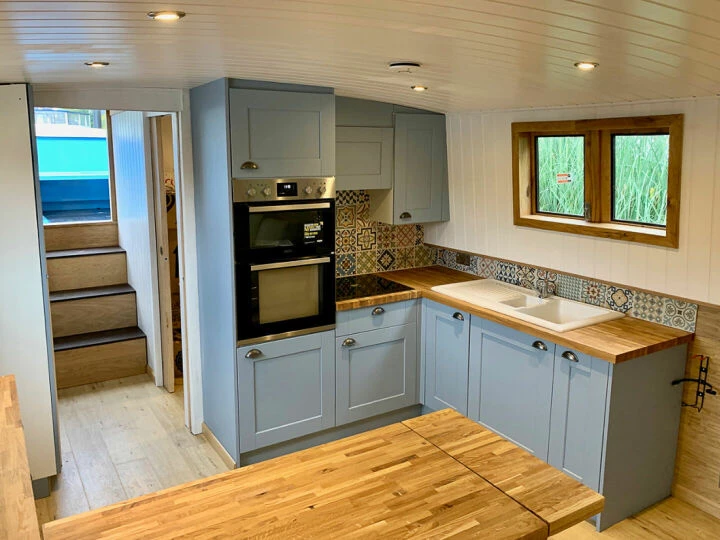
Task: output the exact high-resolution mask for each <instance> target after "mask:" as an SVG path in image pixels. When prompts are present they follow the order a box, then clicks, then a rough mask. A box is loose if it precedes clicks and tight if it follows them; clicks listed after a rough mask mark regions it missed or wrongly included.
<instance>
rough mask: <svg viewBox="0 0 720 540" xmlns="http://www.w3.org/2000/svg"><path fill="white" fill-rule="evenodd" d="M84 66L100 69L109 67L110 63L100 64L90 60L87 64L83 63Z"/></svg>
mask: <svg viewBox="0 0 720 540" xmlns="http://www.w3.org/2000/svg"><path fill="white" fill-rule="evenodd" d="M85 65H86V66H88V67H91V68H95V69H100V68H104V67H108V66H109V65H110V62H101V61H98V60H91V61H89V62H85Z"/></svg>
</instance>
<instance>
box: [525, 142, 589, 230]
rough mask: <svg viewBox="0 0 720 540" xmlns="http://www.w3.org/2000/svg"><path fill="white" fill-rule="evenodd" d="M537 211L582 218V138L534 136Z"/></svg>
mask: <svg viewBox="0 0 720 540" xmlns="http://www.w3.org/2000/svg"><path fill="white" fill-rule="evenodd" d="M536 145H537V146H536V153H537V183H538V185H537V211H538V212H542V213H547V214H565V215H568V216H582V215H583V209H584V207H585V137H583V136H582V135H580V136H575V135H573V136H560V137H537V138H536Z"/></svg>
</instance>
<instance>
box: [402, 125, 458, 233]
mask: <svg viewBox="0 0 720 540" xmlns="http://www.w3.org/2000/svg"><path fill="white" fill-rule="evenodd" d="M446 197H447V147H446V139H445V116H443V115H437V114H396V115H395V179H394V195H393V223H425V222H429V221H443V220H447V219H448V216H447V215H446V213H445V211H444V210H445V207H446V200H445V198H446Z"/></svg>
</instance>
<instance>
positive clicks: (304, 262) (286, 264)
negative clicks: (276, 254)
mask: <svg viewBox="0 0 720 540" xmlns="http://www.w3.org/2000/svg"><path fill="white" fill-rule="evenodd" d="M329 262H331V260H330V257H318V258H316V259H300V260H299V261H285V262H276V263H267V264H254V265H252V266H251V267H250V271H251V272H257V271H258V270H274V269H276V268H293V267H295V266H308V265H311V264H327V263H329Z"/></svg>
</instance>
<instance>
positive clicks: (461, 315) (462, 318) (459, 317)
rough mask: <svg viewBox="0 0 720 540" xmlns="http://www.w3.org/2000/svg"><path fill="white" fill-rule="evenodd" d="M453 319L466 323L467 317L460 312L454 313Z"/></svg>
mask: <svg viewBox="0 0 720 540" xmlns="http://www.w3.org/2000/svg"><path fill="white" fill-rule="evenodd" d="M453 319H457V320H458V321H464V320H465V316H464V315H463V314H462V313H460V312H459V311H456V312H455V313H453Z"/></svg>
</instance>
